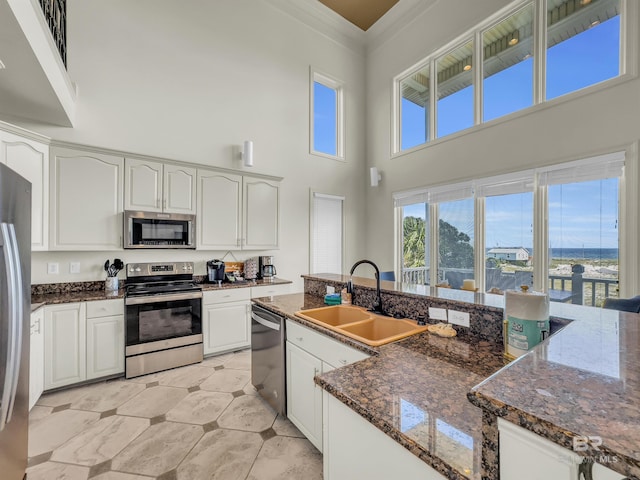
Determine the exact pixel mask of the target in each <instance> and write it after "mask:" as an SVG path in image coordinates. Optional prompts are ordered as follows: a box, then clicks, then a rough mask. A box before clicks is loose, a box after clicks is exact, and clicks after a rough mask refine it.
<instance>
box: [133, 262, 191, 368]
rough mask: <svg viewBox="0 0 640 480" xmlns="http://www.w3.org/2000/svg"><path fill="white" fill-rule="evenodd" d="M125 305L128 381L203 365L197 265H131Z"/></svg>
mask: <svg viewBox="0 0 640 480" xmlns="http://www.w3.org/2000/svg"><path fill="white" fill-rule="evenodd" d="M124 304H125V307H126V316H127V318H126V327H127V333H126V342H125V343H126V347H125V376H126V377H127V378H131V377H137V376H139V375H146V374H148V373H153V372H159V371H160V370H167V369H169V368H174V367H181V366H183V365H189V364H191V363H198V362H201V361H202V358H203V348H202V287H200V286H199V285H197V284H196V283H195V282H194V280H193V263H192V262H180V263H132V264H128V265H127V285H126V293H125V299H124Z"/></svg>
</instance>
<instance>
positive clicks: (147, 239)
mask: <svg viewBox="0 0 640 480" xmlns="http://www.w3.org/2000/svg"><path fill="white" fill-rule="evenodd" d="M195 231H196V216H195V215H184V214H180V213H161V212H135V211H131V210H127V211H125V212H124V233H125V234H124V248H191V249H195V248H196V243H195Z"/></svg>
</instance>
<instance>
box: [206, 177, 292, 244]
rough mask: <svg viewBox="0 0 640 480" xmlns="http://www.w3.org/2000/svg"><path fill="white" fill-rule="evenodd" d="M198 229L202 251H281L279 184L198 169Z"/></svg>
mask: <svg viewBox="0 0 640 480" xmlns="http://www.w3.org/2000/svg"><path fill="white" fill-rule="evenodd" d="M197 229H198V237H197V240H198V241H197V247H198V249H202V250H239V249H244V250H270V249H274V248H278V241H279V230H280V184H279V182H275V181H271V180H264V179H260V178H253V177H246V176H245V177H243V176H241V175H235V174H232V173H225V172H219V171H215V170H208V169H198V221H197Z"/></svg>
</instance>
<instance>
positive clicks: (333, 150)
mask: <svg viewBox="0 0 640 480" xmlns="http://www.w3.org/2000/svg"><path fill="white" fill-rule="evenodd" d="M310 92H311V118H310V124H311V129H310V130H311V131H310V152H311V153H312V154H315V155H321V156H325V157H330V158H335V159H340V160H342V159H344V98H343V97H344V88H343V85H342V83H341V82H339V81H337V80H335V79H333V78H330V77H329V76H327V75H324V74H321V73H318V72H314V71H312V72H311V85H310Z"/></svg>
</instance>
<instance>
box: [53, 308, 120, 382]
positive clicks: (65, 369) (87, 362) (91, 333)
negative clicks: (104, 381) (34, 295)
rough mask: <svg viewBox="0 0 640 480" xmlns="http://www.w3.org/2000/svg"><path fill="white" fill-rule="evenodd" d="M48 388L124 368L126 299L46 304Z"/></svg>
mask: <svg viewBox="0 0 640 480" xmlns="http://www.w3.org/2000/svg"><path fill="white" fill-rule="evenodd" d="M44 315H45V323H44V389H45V390H51V389H53V388H59V387H64V386H67V385H72V384H74V383H79V382H83V381H85V380H90V379H94V378H99V377H103V376H108V375H116V374H119V373H123V372H124V302H123V301H122V299H114V300H101V301H95V302H81V303H66V304H60V305H49V306H46V307H44Z"/></svg>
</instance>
